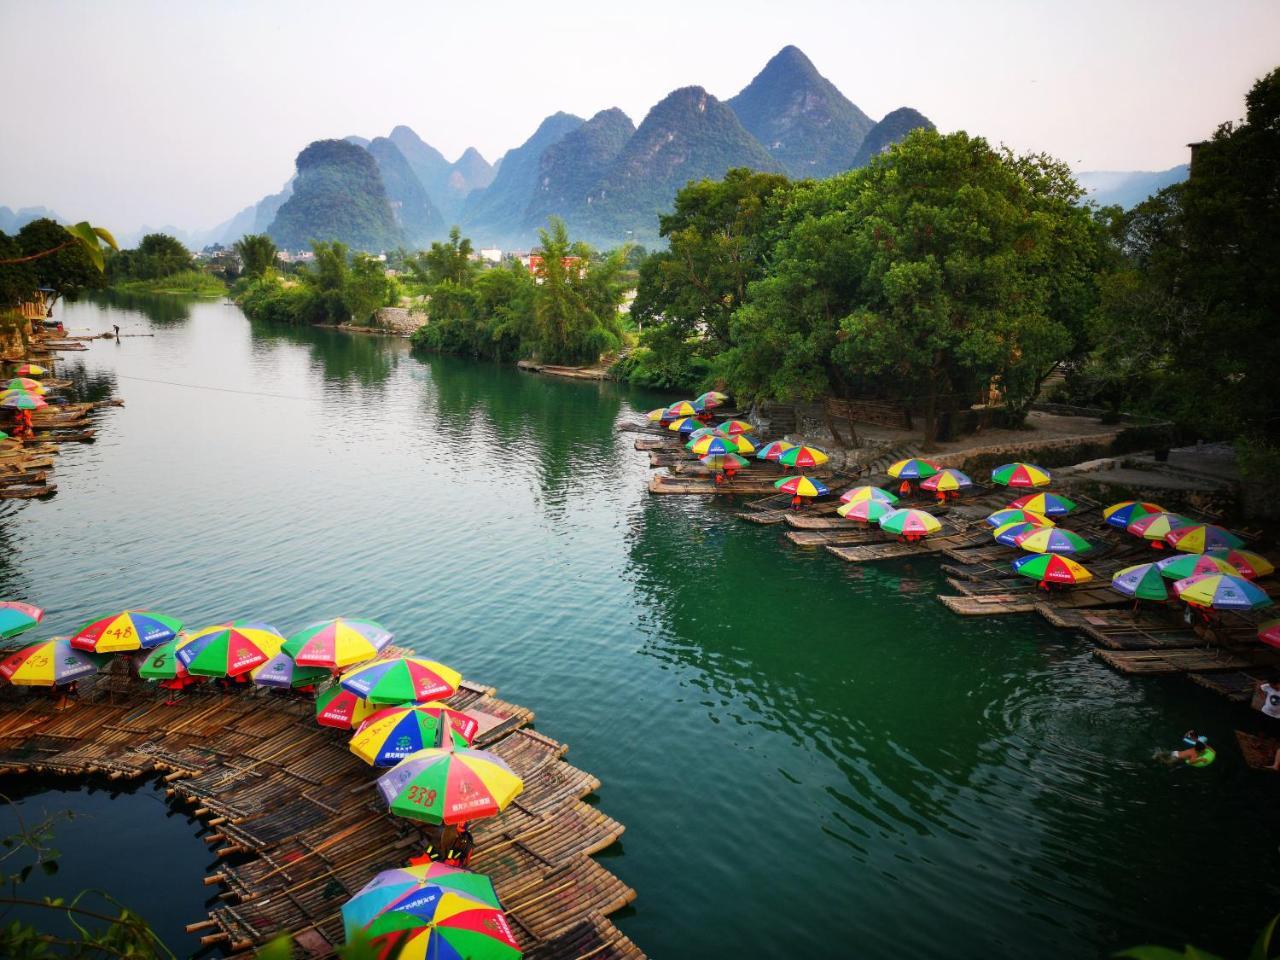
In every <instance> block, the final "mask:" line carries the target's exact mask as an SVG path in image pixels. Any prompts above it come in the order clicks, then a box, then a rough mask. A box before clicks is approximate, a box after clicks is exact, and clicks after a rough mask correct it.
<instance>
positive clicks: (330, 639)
mask: <svg viewBox="0 0 1280 960" xmlns="http://www.w3.org/2000/svg"><path fill="white" fill-rule="evenodd" d="M391 638H392V633H391V631H390V630H388V629H387V628H386V627H384V626H383V625H382V624H380V623H378V622H377V621H375V620H361V619H351V620H348V619H347V618H345V617H336V618H335V619H333V620H324V621H321V622H320V623H313V624H311V625H310V626H309V627H303V628H302V629H301V630H299V631H298V632H297V633H295V634H293V635H292V636H291V637H289V639H288V640H286V641H285V644H284V652H285V653H287V654H289V656H291V657H293V659H294V660H296V661H298V666H300V667H328V668H329V669H339V668H341V667H349V666H351V665H352V664H353V663H363V662H364V661H366V660H372V659H373V658H374V657H376V656H377V655H378V651H379V650H381V649H382V648H383V647H385V646H386V645H387V644H389V643H390V642H391Z"/></svg>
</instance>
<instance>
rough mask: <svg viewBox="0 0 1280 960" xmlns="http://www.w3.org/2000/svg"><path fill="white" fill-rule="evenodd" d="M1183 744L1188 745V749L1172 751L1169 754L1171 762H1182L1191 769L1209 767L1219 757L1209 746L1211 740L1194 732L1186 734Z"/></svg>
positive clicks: (1183, 736)
mask: <svg viewBox="0 0 1280 960" xmlns="http://www.w3.org/2000/svg"><path fill="white" fill-rule="evenodd" d="M1182 742H1183V743H1185V744H1186V748H1185V749H1182V750H1173V751H1171V752H1170V754H1169V758H1170V759H1171V760H1173V761H1178V760H1181V761H1183V762H1184V763H1186V765H1187V766H1189V767H1207V766H1208V765H1209V764H1211V763H1213V761H1214V760H1215V759H1216V758H1217V756H1218V755H1217V754H1216V753H1214V750H1213V748H1212V747H1211V746H1209V738H1208V737H1206V736H1202V735H1199V734H1197V733H1196V732H1195V731H1194V730H1188V731H1187V732H1186V733H1184V734H1183V735H1182Z"/></svg>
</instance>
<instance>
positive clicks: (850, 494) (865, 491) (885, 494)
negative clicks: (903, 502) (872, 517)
mask: <svg viewBox="0 0 1280 960" xmlns="http://www.w3.org/2000/svg"><path fill="white" fill-rule="evenodd" d="M859 500H878V501H879V502H880V503H887V504H894V503H897V502H898V498H897V496H896V495H895V494H892V493H890V492H889V491H888V490H881V489H880V488H879V487H869V486H861V487H850V488H849V489H848V490H846V491H845V492H844V493H842V494H840V502H841V503H857V502H858V501H859Z"/></svg>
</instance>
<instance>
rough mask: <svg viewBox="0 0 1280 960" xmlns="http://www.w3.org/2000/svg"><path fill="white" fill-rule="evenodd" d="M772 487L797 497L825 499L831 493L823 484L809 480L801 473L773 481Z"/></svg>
mask: <svg viewBox="0 0 1280 960" xmlns="http://www.w3.org/2000/svg"><path fill="white" fill-rule="evenodd" d="M773 485H774V487H775V488H776V489H778V490H781V491H782V492H783V493H790V494H794V495H795V496H798V497H825V496H826V495H827V494H828V493H830V492H831V490H830V489H828V487H827V485H826V484H825V483H822V482H821V481H818V480H811V479H809V478H808V477H806V476H805V475H804V474H802V473H798V474H796V475H795V476H794V477H783V478H782V479H781V480H775V481H774V484H773Z"/></svg>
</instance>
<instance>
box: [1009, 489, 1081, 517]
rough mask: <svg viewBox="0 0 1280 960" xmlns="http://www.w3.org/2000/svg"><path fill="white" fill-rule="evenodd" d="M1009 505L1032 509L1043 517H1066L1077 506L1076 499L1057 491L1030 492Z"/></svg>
mask: <svg viewBox="0 0 1280 960" xmlns="http://www.w3.org/2000/svg"><path fill="white" fill-rule="evenodd" d="M1009 506H1010V507H1011V508H1013V509H1015V510H1030V511H1031V512H1032V513H1038V514H1040V516H1042V517H1065V516H1066V515H1067V514H1068V513H1070V512H1071V511H1072V510H1074V509H1075V508H1076V505H1075V501H1073V500H1068V499H1067V498H1066V497H1062V496H1059V495H1058V494H1056V493H1029V494H1027V495H1026V496H1025V497H1019V498H1018V499H1017V500H1015V501H1013V503H1011V504H1009Z"/></svg>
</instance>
